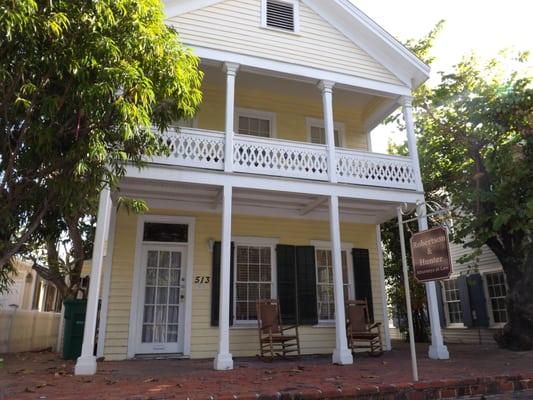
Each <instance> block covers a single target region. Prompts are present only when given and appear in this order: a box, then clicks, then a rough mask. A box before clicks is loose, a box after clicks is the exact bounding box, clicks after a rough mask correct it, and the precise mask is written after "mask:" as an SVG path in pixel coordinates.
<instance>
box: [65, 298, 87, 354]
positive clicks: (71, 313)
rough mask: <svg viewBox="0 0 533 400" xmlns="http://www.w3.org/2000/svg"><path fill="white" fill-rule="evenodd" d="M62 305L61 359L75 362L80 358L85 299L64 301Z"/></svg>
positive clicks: (85, 306)
mask: <svg viewBox="0 0 533 400" xmlns="http://www.w3.org/2000/svg"><path fill="white" fill-rule="evenodd" d="M63 305H64V306H65V314H64V316H65V329H64V335H63V358H64V359H65V360H75V359H77V358H78V357H79V356H80V354H81V345H82V344H83V328H84V326H85V312H86V309H87V299H82V300H78V299H75V300H65V301H64V302H63Z"/></svg>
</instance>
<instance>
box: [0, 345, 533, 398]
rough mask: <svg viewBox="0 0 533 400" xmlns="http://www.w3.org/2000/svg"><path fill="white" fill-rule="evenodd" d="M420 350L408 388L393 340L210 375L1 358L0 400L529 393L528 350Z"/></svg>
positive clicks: (180, 368) (170, 367)
mask: <svg viewBox="0 0 533 400" xmlns="http://www.w3.org/2000/svg"><path fill="white" fill-rule="evenodd" d="M426 349H427V345H420V346H419V347H418V355H419V371H420V380H421V382H419V383H417V384H415V385H413V384H412V378H411V366H410V360H409V348H408V346H407V345H406V344H405V343H399V342H398V343H394V350H393V351H391V352H388V353H385V354H384V355H383V356H381V357H378V358H374V357H369V356H367V355H360V356H359V357H357V360H356V362H355V363H354V365H352V366H336V365H331V364H330V363H329V360H330V357H326V356H306V357H302V358H299V359H298V360H281V361H274V362H272V363H264V362H262V361H260V360H257V359H253V358H252V359H250V358H237V359H236V360H235V369H234V370H233V371H227V372H217V371H213V370H212V360H155V361H154V360H151V361H147V360H139V361H120V362H100V363H99V364H98V373H97V374H96V375H95V376H91V377H79V376H73V375H72V374H73V370H74V363H73V362H72V361H64V360H61V359H60V358H59V357H58V355H57V354H54V353H50V352H40V353H21V354H9V355H4V356H3V358H4V365H3V368H2V367H0V399H15V398H16V399H72V398H76V399H131V400H134V399H135V400H145V399H146V400H147V399H154V400H155V399H186V398H191V399H209V398H210V399H222V398H225V399H243V398H245V399H257V398H263V399H266V398H315V399H316V398H351V399H354V398H365V399H439V398H456V396H462V395H470V394H472V395H482V394H494V393H502V392H510V391H513V390H515V391H516V390H527V389H528V388H529V389H533V352H522V353H514V352H508V351H504V350H501V349H498V348H497V347H496V346H495V345H483V346H479V345H450V346H449V350H450V354H451V357H452V358H451V359H450V360H447V361H435V360H429V359H428V358H427V356H426V354H425V353H426ZM526 393H530V392H526ZM524 395H525V396H526V397H524V398H533V392H532V393H531V397H527V396H528V394H524ZM478 398H479V397H478ZM489 398H490V397H489ZM506 398H507V397H506Z"/></svg>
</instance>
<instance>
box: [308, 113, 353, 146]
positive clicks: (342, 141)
mask: <svg viewBox="0 0 533 400" xmlns="http://www.w3.org/2000/svg"><path fill="white" fill-rule="evenodd" d="M312 127H316V128H322V129H326V127H325V124H324V120H323V119H320V118H314V117H305V129H306V132H307V141H308V142H309V143H313V142H311V128H312ZM333 129H334V130H336V131H338V132H339V145H338V146H336V147H345V146H346V124H345V123H344V122H333ZM324 139H325V138H324ZM316 144H325V143H316Z"/></svg>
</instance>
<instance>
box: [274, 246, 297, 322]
mask: <svg viewBox="0 0 533 400" xmlns="http://www.w3.org/2000/svg"><path fill="white" fill-rule="evenodd" d="M276 265H277V281H278V282H277V283H278V299H279V306H280V309H281V320H282V321H283V323H285V324H295V323H296V321H297V320H298V318H297V317H298V316H297V304H298V302H297V295H296V293H297V291H298V288H297V285H296V249H295V246H289V245H284V244H280V245H278V246H277V247H276Z"/></svg>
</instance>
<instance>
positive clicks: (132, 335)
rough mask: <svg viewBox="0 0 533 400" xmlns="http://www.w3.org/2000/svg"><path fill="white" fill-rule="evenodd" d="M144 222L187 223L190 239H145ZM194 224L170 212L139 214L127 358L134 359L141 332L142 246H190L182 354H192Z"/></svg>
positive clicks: (193, 219) (190, 220) (188, 247)
mask: <svg viewBox="0 0 533 400" xmlns="http://www.w3.org/2000/svg"><path fill="white" fill-rule="evenodd" d="M145 222H160V223H171V224H187V226H188V234H187V242H183V243H168V242H144V241H143V240H142V238H143V230H144V224H145ZM195 224H196V219H195V218H194V217H181V216H168V215H140V216H138V217H137V235H136V239H135V261H134V265H133V281H132V282H133V283H132V288H131V299H132V300H131V309H130V321H129V329H128V350H127V357H128V358H133V357H135V353H136V345H137V340H136V338H137V335H138V334H139V331H138V328H139V327H138V317H140V315H139V310H138V304H137V303H138V301H137V299H138V297H139V295H140V293H139V291H140V290H142V289H141V288H140V287H139V285H140V282H141V273H142V251H143V245H145V244H148V245H150V244H154V245H158V244H159V245H171V246H172V245H175V246H176V247H183V248H186V249H187V266H186V267H187V272H186V274H187V275H186V283H185V284H186V289H185V302H186V304H185V326H184V329H183V335H184V338H183V355H184V356H190V354H191V334H192V333H191V332H192V323H191V321H192V280H193V279H192V278H193V277H192V275H193V272H194V271H193V269H194V242H195Z"/></svg>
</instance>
